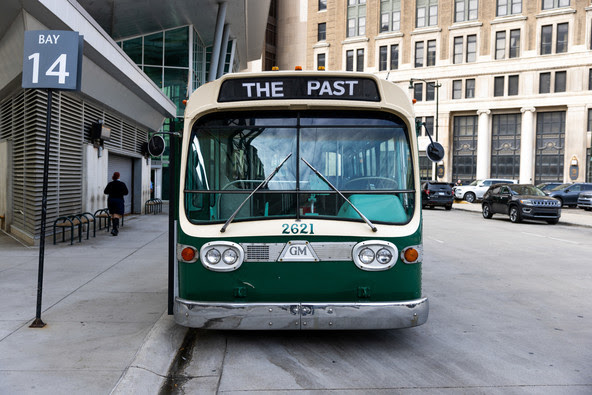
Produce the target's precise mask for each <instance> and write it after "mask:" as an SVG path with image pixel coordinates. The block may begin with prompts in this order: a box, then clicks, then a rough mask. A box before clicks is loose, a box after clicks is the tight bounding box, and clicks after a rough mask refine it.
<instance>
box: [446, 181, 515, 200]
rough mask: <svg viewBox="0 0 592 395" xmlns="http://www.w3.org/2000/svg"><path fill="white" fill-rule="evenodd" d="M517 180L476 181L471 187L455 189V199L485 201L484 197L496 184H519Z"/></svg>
mask: <svg viewBox="0 0 592 395" xmlns="http://www.w3.org/2000/svg"><path fill="white" fill-rule="evenodd" d="M517 183H518V181H516V180H507V179H503V178H486V179H485V180H475V181H473V182H472V183H470V184H469V185H461V186H457V187H454V197H455V198H456V199H458V200H466V201H467V202H469V203H473V202H474V201H475V200H481V199H483V195H484V194H485V192H487V190H488V189H489V187H490V186H492V185H494V184H517Z"/></svg>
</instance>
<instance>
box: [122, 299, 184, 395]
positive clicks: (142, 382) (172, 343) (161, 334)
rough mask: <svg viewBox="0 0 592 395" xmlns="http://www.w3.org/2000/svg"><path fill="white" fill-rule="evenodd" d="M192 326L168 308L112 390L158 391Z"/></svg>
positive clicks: (148, 392) (146, 392) (149, 392)
mask: <svg viewBox="0 0 592 395" xmlns="http://www.w3.org/2000/svg"><path fill="white" fill-rule="evenodd" d="M188 329H189V328H185V327H182V326H180V325H177V324H176V323H175V320H174V318H173V316H172V315H168V314H167V312H166V311H165V312H164V313H163V314H162V316H161V317H160V318H159V319H158V321H157V322H156V323H155V324H154V326H153V327H152V329H151V330H150V332H148V335H146V338H145V340H144V343H143V344H142V347H140V349H139V350H138V352H137V353H136V355H135V357H134V359H133V361H132V362H131V363H130V365H129V367H128V368H127V369H126V370H125V372H124V373H123V375H122V376H121V378H120V379H119V381H118V382H117V384H116V385H115V387H114V388H113V390H112V391H111V394H114V395H124V394H126V395H127V394H152V393H158V391H159V389H160V388H161V387H162V385H163V384H164V382H165V381H166V379H167V375H168V371H169V367H170V365H171V363H172V362H173V360H174V357H175V355H177V353H178V351H179V347H180V346H181V344H182V343H183V340H184V339H185V335H186V333H187V331H188Z"/></svg>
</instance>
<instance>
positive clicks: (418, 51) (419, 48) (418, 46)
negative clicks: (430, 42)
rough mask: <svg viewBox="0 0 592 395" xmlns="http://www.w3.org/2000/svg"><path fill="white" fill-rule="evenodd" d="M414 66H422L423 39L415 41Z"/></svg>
mask: <svg viewBox="0 0 592 395" xmlns="http://www.w3.org/2000/svg"><path fill="white" fill-rule="evenodd" d="M415 67H423V41H418V42H416V43H415Z"/></svg>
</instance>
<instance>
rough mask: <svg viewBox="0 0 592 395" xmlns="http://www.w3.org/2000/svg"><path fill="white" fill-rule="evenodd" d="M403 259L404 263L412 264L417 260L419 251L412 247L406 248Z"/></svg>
mask: <svg viewBox="0 0 592 395" xmlns="http://www.w3.org/2000/svg"><path fill="white" fill-rule="evenodd" d="M403 257H404V258H405V263H413V262H415V261H417V258H419V251H417V250H416V249H415V248H413V247H410V248H407V249H406V250H405V252H404V253H403Z"/></svg>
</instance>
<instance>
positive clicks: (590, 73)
mask: <svg viewBox="0 0 592 395" xmlns="http://www.w3.org/2000/svg"><path fill="white" fill-rule="evenodd" d="M588 90H589V91H592V69H590V70H588Z"/></svg>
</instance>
